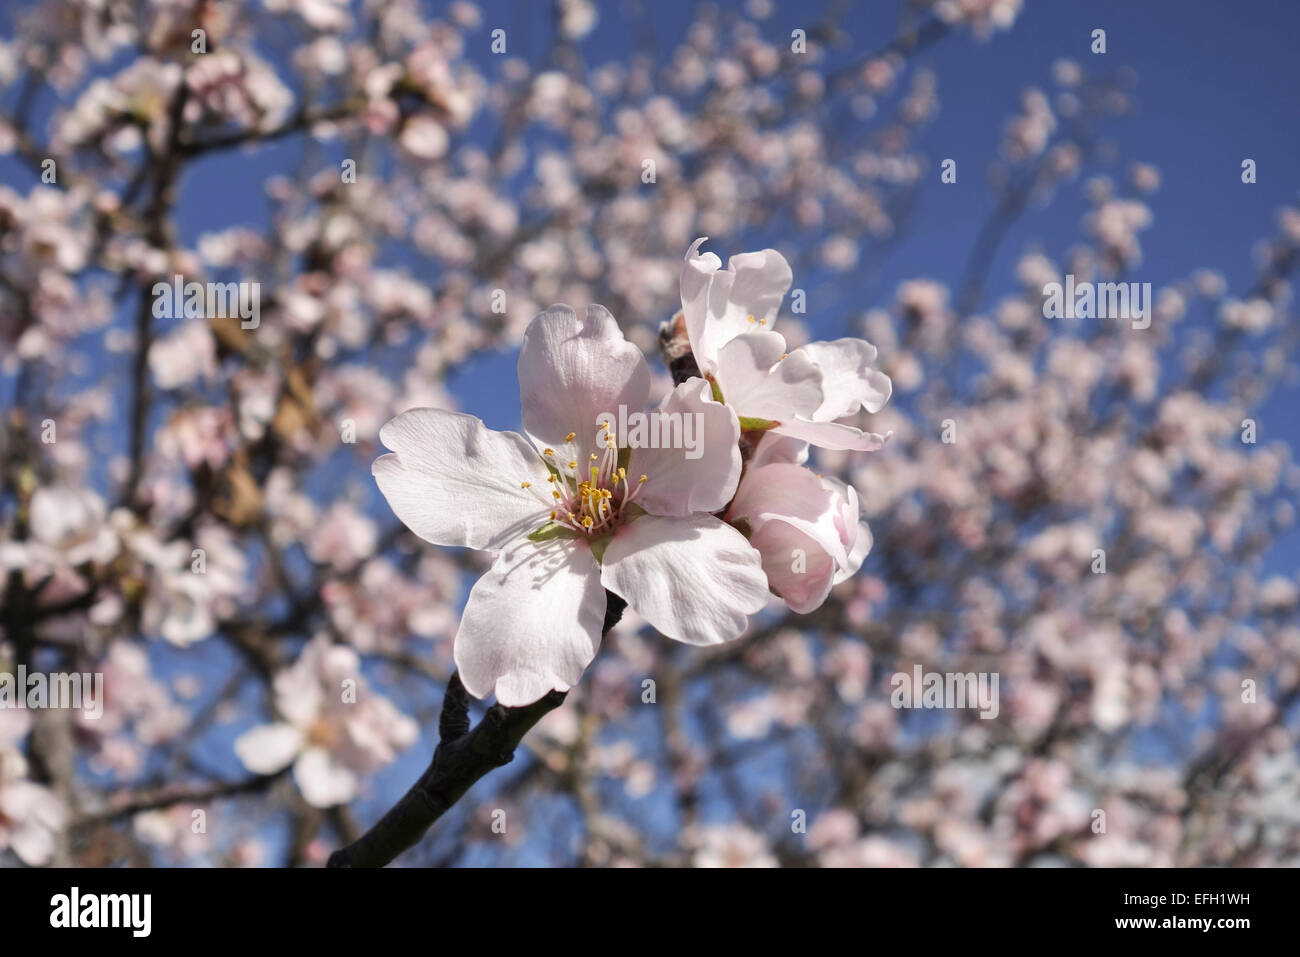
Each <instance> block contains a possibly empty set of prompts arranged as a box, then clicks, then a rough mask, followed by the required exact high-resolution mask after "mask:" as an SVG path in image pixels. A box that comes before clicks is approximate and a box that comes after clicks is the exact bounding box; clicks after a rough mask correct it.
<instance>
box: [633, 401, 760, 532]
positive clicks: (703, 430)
mask: <svg viewBox="0 0 1300 957" xmlns="http://www.w3.org/2000/svg"><path fill="white" fill-rule="evenodd" d="M657 411H658V413H659V415H661V416H662V415H676V416H680V421H681V423H682V428H681V429H679V430H675V431H674V432H673V435H674V437H677V438H683V440H684V438H685V437H686V436H687V430H689V437H690V438H691V440H692V445H693V446H694V448H686V447H685V442H684V441H682V442H679V443H676V444H677V445H679V447H678V448H666V449H651V448H644V449H633V450H632V454H631V457H630V458H629V460H628V474H629V476H630V477H631V479H632V481H633V482H635V481H636V480H637V477H639V476H640V475H642V474H644V475H645V476H646V481H645V484H644V486H643V487H642V489H641V491H640V492H639V493H638V494H637V497H636V504H638V505H640V506H641V507H642V508H644V509H645V510H646V511H647V512H650V513H651V514H653V515H689V514H691V513H692V512H716V511H717V510H718V509H720V508H722V507H724V506H725V505H726V504H727V503H728V502H729V501H731V497H732V496H733V495H734V494H736V483H737V482H738V481H739V480H740V465H741V462H740V446H739V445H738V442H739V441H740V422H739V421H738V420H737V419H736V413H735V412H733V411H732V409H731V408H730V407H729V406H726V405H722V404H721V403H718V402H714V401H713V398H712V390H711V389H710V387H709V384H708V383H707V382H705V381H704V380H703V379H699V378H693V379H690V380H688V381H686V382H683V383H682V384H681V385H679V386H678V387H677V388H676V389H674V390H673V391H672V392H670V393H669V394H668V397H667V398H666V399H664V401H663V403H662V404H661V405H660V407H659V409H658V410H657ZM650 421H652V422H654V421H663V420H662V419H660V420H655V419H651V420H650Z"/></svg>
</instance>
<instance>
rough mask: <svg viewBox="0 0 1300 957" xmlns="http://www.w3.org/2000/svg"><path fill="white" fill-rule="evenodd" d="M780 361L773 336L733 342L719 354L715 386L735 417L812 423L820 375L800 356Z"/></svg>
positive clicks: (781, 346)
mask: <svg viewBox="0 0 1300 957" xmlns="http://www.w3.org/2000/svg"><path fill="white" fill-rule="evenodd" d="M784 355H785V339H784V338H783V337H782V336H781V335H780V334H779V333H776V332H751V333H746V334H745V335H742V336H736V337H735V338H734V339H732V340H731V341H730V342H728V343H727V344H726V345H725V346H723V347H722V349H721V350H720V351H719V352H718V371H717V380H718V386H719V387H720V388H721V389H722V398H723V401H725V402H726V403H727V405H729V406H731V407H732V408H733V409H735V410H736V414H737V415H741V416H747V417H750V418H759V419H771V420H772V421H774V422H784V421H785V420H786V419H793V418H796V417H798V416H802V417H804V418H811V417H812V416H813V414H814V413H816V411H817V409H818V408H820V407H821V404H822V374H821V370H819V369H818V368H817V365H816V364H815V363H814V362H813V361H812V359H811V358H809V357H808V356H807V355H806V354H805V353H803V352H802V351H795V352H792V353H791V354H790V355H789V356H786V357H785V358H782V356H784Z"/></svg>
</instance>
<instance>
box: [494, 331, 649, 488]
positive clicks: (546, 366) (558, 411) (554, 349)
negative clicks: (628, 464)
mask: <svg viewBox="0 0 1300 957" xmlns="http://www.w3.org/2000/svg"><path fill="white" fill-rule="evenodd" d="M649 396H650V367H649V366H648V365H646V361H645V356H643V355H642V354H641V350H640V349H638V348H637V347H636V346H635V345H633V344H632V343H630V342H628V341H627V340H626V339H624V338H623V333H622V331H621V330H620V329H619V328H618V323H617V322H615V321H614V317H613V316H611V315H610V314H609V310H607V309H606V308H605V307H604V306H597V305H590V306H588V307H587V318H586V319H585V320H584V321H582V322H579V321H578V316H577V313H575V312H574V311H573V310H572V309H570V308H569V307H568V306H565V305H554V306H551V307H550V308H549V309H547V310H546V311H545V312H543V313H539V314H538V315H537V316H536V317H535V318H534V319H533V321H532V322H530V323H529V324H528V329H527V331H525V332H524V345H523V349H522V350H520V353H519V398H520V402H521V403H522V405H523V421H524V431H525V432H527V433H528V436H529V438H531V439H532V440H533V441H534V442H535V443H537V447H538V448H539V449H544V448H552V449H554V450H555V451H556V453H557V454H558V455H561V456H567V457H568V459H572V460H576V461H578V462H579V463H585V462H586V461H587V456H588V455H589V454H590V453H591V452H598V453H603V452H604V451H605V447H604V445H603V444H601V443H599V442H598V441H597V436H598V432H599V426H600V420H601V416H602V415H610V416H614V417H616V418H617V416H618V409H619V406H620V405H622V406H626V407H627V410H628V412H633V411H635V412H640V411H642V410H644V409H645V406H646V400H647V399H648V398H649ZM570 432H573V433H576V437H575V438H574V440H573V441H569V440H568V438H567V436H568V435H569V433H570ZM568 459H565V461H567V460H568ZM561 464H563V462H562V463H561ZM581 467H585V466H580V468H581Z"/></svg>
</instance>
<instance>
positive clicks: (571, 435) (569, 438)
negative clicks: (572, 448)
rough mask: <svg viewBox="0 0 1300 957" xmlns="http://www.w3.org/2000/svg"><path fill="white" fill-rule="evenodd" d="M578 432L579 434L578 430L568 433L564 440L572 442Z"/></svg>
mask: <svg viewBox="0 0 1300 957" xmlns="http://www.w3.org/2000/svg"><path fill="white" fill-rule="evenodd" d="M577 434H578V433H577V432H570V433H569V434H568V435H566V436H565V437H564V441H566V442H572V441H573V440H574V438H575V437H576V436H577Z"/></svg>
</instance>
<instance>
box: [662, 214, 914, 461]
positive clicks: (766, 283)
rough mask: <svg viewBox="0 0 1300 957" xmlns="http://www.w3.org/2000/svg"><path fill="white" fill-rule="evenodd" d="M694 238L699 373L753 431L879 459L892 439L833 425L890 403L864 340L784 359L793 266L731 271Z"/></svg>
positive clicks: (773, 257)
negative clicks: (784, 315) (781, 324)
mask: <svg viewBox="0 0 1300 957" xmlns="http://www.w3.org/2000/svg"><path fill="white" fill-rule="evenodd" d="M703 242H704V240H703V239H697V240H696V241H695V242H694V243H692V244H691V248H690V250H689V251H688V252H687V253H686V263H685V265H684V266H683V268H682V276H681V295H682V316H683V319H684V322H685V325H686V332H687V335H688V336H689V338H690V342H691V350H692V352H693V353H694V355H695V362H696V364H697V365H698V366H699V369H700V372H701V374H703V375H704V376H705V378H707V379H708V380H709V381H710V382H711V383H712V384H713V385H714V387H715V390H716V393H715V394H720V395H721V399H722V401H724V402H726V403H727V405H729V406H731V407H732V408H733V409H735V410H736V414H737V415H738V416H739V417H740V419H741V425H742V427H743V428H745V429H746V430H760V429H771V430H772V431H774V432H777V433H779V434H781V435H788V436H791V437H793V438H797V439H801V440H803V441H805V442H811V443H812V444H813V445H818V446H821V447H822V448H828V449H852V450H856V451H874V450H876V449H878V448H880V446H881V445H882V444H883V443H884V441H885V439H887V438H888V437H889V436H888V435H885V436H880V435H877V434H875V433H874V432H864V431H862V430H861V429H858V428H855V427H854V426H851V425H847V424H844V423H841V422H837V421H835V420H836V419H842V418H844V417H845V416H848V415H852V414H854V413H856V412H857V411H858V410H859V409H860V408H861V409H866V410H867V411H868V412H878V411H880V409H881V408H882V407H883V406H884V404H885V403H886V402H887V401H889V395H890V392H891V389H892V386H891V384H890V381H889V377H888V376H886V375H885V374H884V373H883V372H880V371H879V370H878V369H875V368H873V367H872V363H873V362H875V360H876V348H875V346H873V345H871V344H870V343H869V342H866V341H865V340H862V339H837V340H835V341H834V342H811V343H809V344H808V345H806V346H802V347H800V348H798V349H795V350H794V351H793V352H789V353H787V350H786V341H785V338H784V337H783V336H782V335H781V334H780V333H778V332H775V331H773V329H772V326H773V324H774V323H775V321H776V313H777V309H778V308H780V305H781V300H782V299H783V298H784V297H785V293H786V290H787V289H789V288H790V283H791V281H792V279H793V274H792V273H791V271H790V265H789V264H788V263H787V262H786V261H785V257H783V256H782V255H781V254H780V253H778V252H777V251H776V250H774V249H764V250H762V251H761V252H756V253H741V254H740V255H738V256H733V257H731V260H730V261H729V262H728V263H727V268H726V269H722V260H720V259H719V258H718V257H717V256H715V255H714V254H713V253H703V254H700V252H699V248H700V244H701V243H703Z"/></svg>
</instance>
